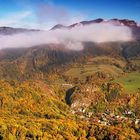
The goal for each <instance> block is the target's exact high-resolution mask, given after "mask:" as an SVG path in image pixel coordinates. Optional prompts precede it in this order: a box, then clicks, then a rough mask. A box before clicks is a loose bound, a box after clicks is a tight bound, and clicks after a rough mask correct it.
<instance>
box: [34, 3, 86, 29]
mask: <svg viewBox="0 0 140 140" xmlns="http://www.w3.org/2000/svg"><path fill="white" fill-rule="evenodd" d="M33 10H34V13H35V16H36V18H37V21H38V24H39V25H40V27H41V28H42V25H50V24H51V25H56V24H65V25H70V24H73V23H75V22H80V21H82V20H85V17H86V16H85V15H84V14H81V13H78V12H74V11H73V12H71V11H70V10H68V9H66V8H64V7H63V6H60V5H55V4H54V3H52V2H45V3H40V4H38V5H36V6H34V7H33Z"/></svg>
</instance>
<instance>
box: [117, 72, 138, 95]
mask: <svg viewBox="0 0 140 140" xmlns="http://www.w3.org/2000/svg"><path fill="white" fill-rule="evenodd" d="M115 82H118V83H120V84H122V85H123V86H124V88H125V90H126V91H128V92H133V91H137V90H138V89H139V88H140V73H138V72H133V73H128V74H126V75H125V76H123V77H120V78H118V79H116V80H115Z"/></svg>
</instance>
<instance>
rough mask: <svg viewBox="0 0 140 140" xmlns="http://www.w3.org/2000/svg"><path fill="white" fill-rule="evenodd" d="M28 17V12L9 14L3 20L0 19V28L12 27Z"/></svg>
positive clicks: (29, 13)
mask: <svg viewBox="0 0 140 140" xmlns="http://www.w3.org/2000/svg"><path fill="white" fill-rule="evenodd" d="M30 15H31V12H30V11H23V12H19V13H12V14H9V15H8V16H6V17H4V18H3V19H0V26H13V25H14V24H19V23H20V22H21V21H22V20H24V19H25V18H27V17H29V16H30Z"/></svg>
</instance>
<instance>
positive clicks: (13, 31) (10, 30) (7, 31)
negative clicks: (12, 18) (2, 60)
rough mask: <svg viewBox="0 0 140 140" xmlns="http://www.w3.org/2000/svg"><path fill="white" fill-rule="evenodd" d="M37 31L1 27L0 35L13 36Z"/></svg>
mask: <svg viewBox="0 0 140 140" xmlns="http://www.w3.org/2000/svg"><path fill="white" fill-rule="evenodd" d="M35 31H39V30H37V29H26V28H12V27H0V35H11V34H17V33H23V32H35Z"/></svg>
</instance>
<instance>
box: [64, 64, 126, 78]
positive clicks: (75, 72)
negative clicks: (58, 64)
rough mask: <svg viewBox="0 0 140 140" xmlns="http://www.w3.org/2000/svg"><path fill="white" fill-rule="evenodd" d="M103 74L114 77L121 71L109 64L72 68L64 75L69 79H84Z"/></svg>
mask: <svg viewBox="0 0 140 140" xmlns="http://www.w3.org/2000/svg"><path fill="white" fill-rule="evenodd" d="M98 71H100V72H104V73H106V74H108V75H111V76H113V77H116V76H118V75H120V74H121V73H123V71H122V70H121V69H120V68H117V67H115V66H113V65H109V64H100V65H96V64H92V65H84V66H83V67H73V68H71V69H69V70H68V71H66V72H65V75H67V76H71V77H79V78H80V79H84V78H85V77H86V76H88V75H92V74H94V73H96V72H98Z"/></svg>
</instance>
